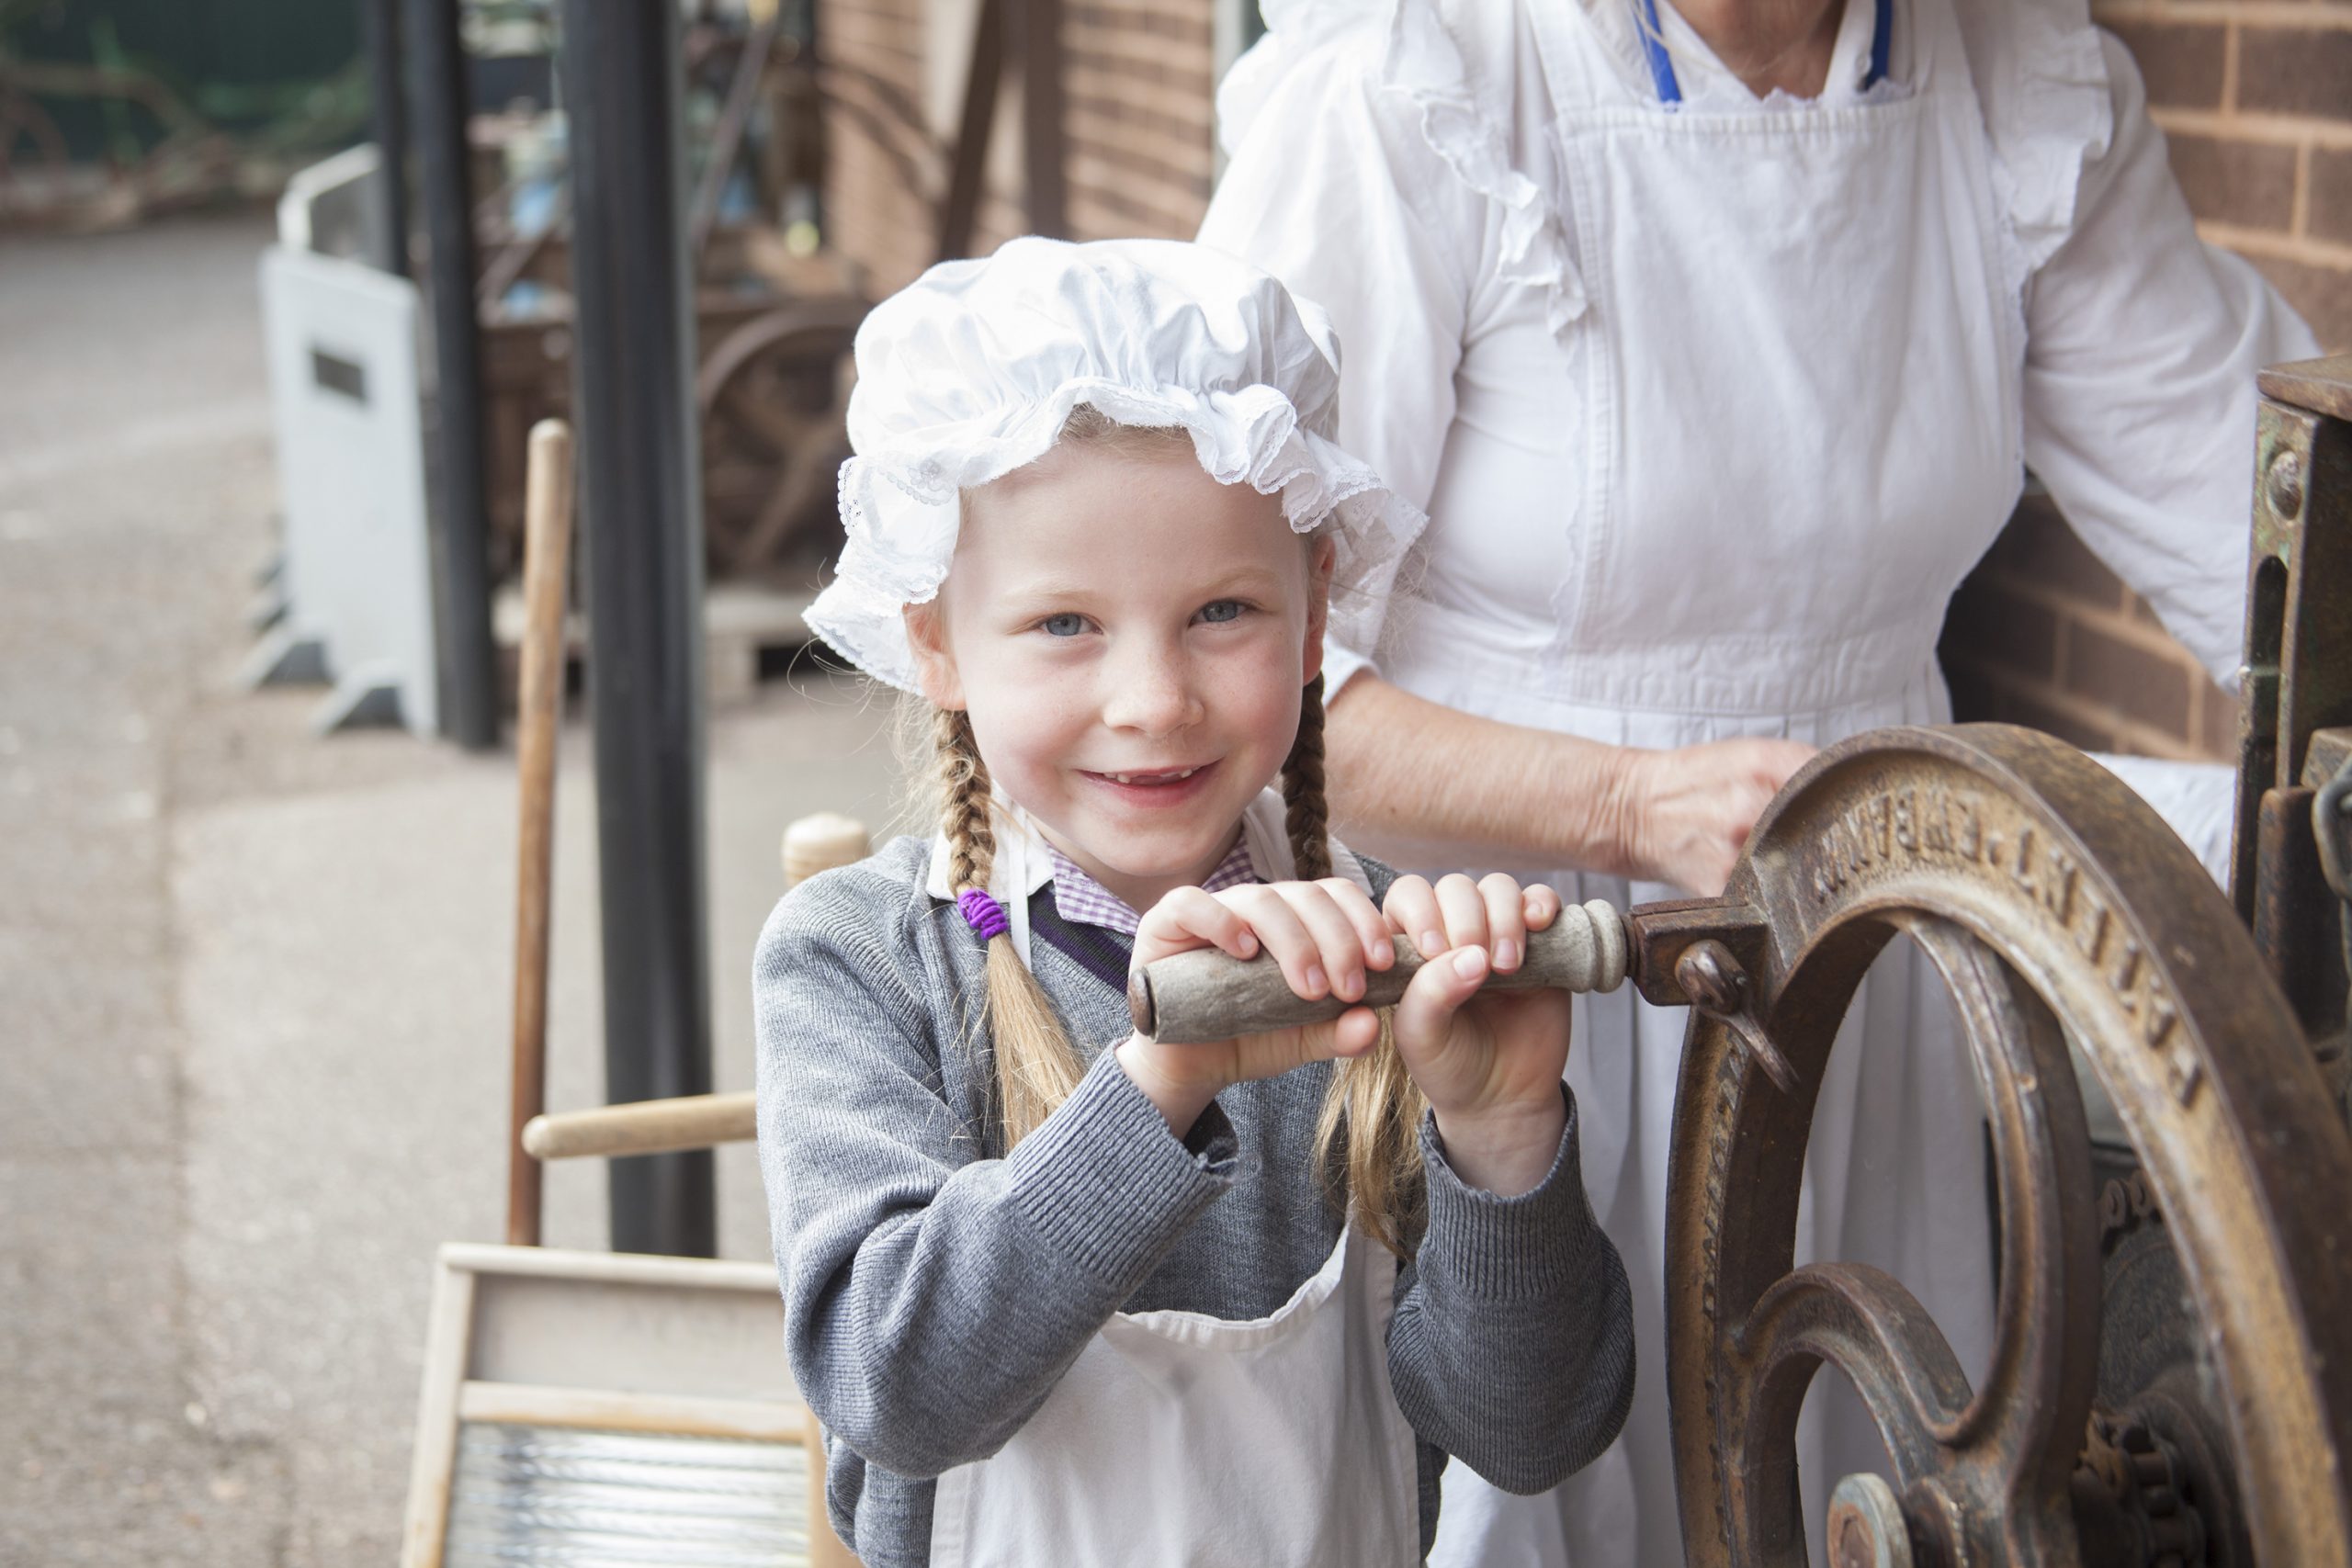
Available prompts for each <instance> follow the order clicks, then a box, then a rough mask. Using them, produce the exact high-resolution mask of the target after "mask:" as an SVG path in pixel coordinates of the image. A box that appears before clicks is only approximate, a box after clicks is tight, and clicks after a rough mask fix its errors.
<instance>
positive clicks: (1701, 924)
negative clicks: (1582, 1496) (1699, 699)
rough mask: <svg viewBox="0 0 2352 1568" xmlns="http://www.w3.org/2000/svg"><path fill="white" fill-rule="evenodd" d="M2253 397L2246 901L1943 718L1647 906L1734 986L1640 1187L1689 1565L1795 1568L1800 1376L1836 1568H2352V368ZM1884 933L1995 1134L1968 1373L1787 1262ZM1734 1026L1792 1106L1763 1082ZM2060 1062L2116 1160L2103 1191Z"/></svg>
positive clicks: (1866, 1292)
mask: <svg viewBox="0 0 2352 1568" xmlns="http://www.w3.org/2000/svg"><path fill="white" fill-rule="evenodd" d="M2262 386H2263V390H2264V392H2265V394H2266V397H2267V400H2266V402H2265V404H2264V406H2263V410H2262V415H2261V435H2260V455H2259V458H2258V464H2257V468H2256V473H2257V476H2258V477H2257V482H2256V495H2255V502H2254V514H2255V523H2254V527H2255V549H2254V565H2253V568H2252V574H2251V591H2250V593H2249V604H2250V610H2249V615H2248V627H2247V639H2246V674H2245V715H2246V718H2245V725H2244V728H2243V730H2242V735H2243V750H2244V761H2243V765H2242V773H2241V779H2240V810H2239V829H2238V834H2239V836H2238V845H2237V853H2236V859H2235V867H2236V873H2237V874H2236V877H2235V882H2236V886H2235V887H2234V889H2233V892H2234V902H2235V904H2236V906H2237V908H2236V910H2234V911H2233V909H2232V908H2231V904H2230V901H2226V900H2224V899H2223V897H2222V896H2221V894H2220V893H2219V892H2218V891H2217V890H2216V889H2215V888H2214V887H2213V886H2212V884H2211V879H2210V878H2209V877H2208V876H2207V875H2206V874H2205V872H2204V871H2203V869H2202V868H2201V867H2200V866H2199V864H2198V863H2197V861H2196V860H2195V858H2194V857H2193V856H2192V855H2191V854H2190V853H2189V852H2188V850H2187V849H2186V848H2185V847H2184V846H2183V845H2181V844H2180V843H2179V841H2178V840H2177V839H2176V838H2174V836H2173V835H2172V834H2171V832H2170V831H2169V830H2168V829H2165V827H2164V826H2163V824H2162V823H2161V822H2160V821H2159V820H2158V819H2157V818H2156V816H2155V814H2154V812H2153V811H2152V810H2151V809H2150V808H2149V807H2146V806H2145V805H2144V804H2143V803H2142V802H2141V801H2140V800H2139V799H2138V798H2137V797H2136V796H2134V795H2132V794H2131V792H2130V791H2129V790H2128V789H2126V788H2125V787H2124V786H2123V785H2122V784H2120V783H2119V782H2118V781H2117V780H2116V779H2115V778H2114V777H2113V776H2112V775H2110V774H2109V773H2106V772H2105V770H2103V769H2101V768H2099V767H2098V766H2097V765H2096V764H2095V763H2092V762H2091V761H2088V760H2087V759H2086V758H2084V757H2083V756H2081V755H2080V754H2079V753H2077V752H2075V751H2074V750H2072V749H2070V748H2068V747H2065V746H2064V745H2061V744H2059V743H2058V742H2056V741H2053V740H2051V739H2046V738H2044V737H2041V736H2040V735H2037V734H2034V733H2032V732H2030V731H2025V730H2018V729H2011V728H2003V727H1996V726H1963V727H1960V728H1952V729H1947V730H1894V731H1881V732H1879V733H1876V734H1873V735H1869V736H1864V737H1860V738H1857V739H1855V740H1852V741H1849V742H1847V743H1845V744H1843V745H1841V746H1838V747H1836V748H1833V749H1832V750H1829V751H1827V752H1825V753H1824V754H1823V755H1822V756H1821V757H1819V758H1817V759H1816V760H1815V761H1814V762H1813V763H1812V764H1810V765H1809V766H1808V767H1807V768H1805V770H1804V772H1803V773H1800V774H1799V775H1798V776H1797V777H1796V778H1794V779H1792V781H1791V782H1790V784H1789V787H1788V788H1787V789H1786V790H1784V791H1783V792H1782V794H1781V798H1780V799H1779V800H1778V801H1777V802H1775V803H1774V805H1773V807H1771V808H1770V810H1769V811H1768V813H1767V814H1766V816H1765V818H1764V819H1763V820H1762V821H1761V822H1760V823H1758V827H1757V829H1756V832H1755V835H1754V837H1753V838H1752V839H1751V840H1750V843H1749V846H1748V850H1747V854H1746V855H1745V856H1744V857H1743V860H1742V862H1741V864H1740V866H1739V868H1738V870H1737V871H1736V873H1735V874H1734V876H1733V878H1732V881H1731V884H1730V886H1729V887H1728V888H1727V889H1726V891H1725V894H1724V897H1722V898H1721V899H1719V900H1713V901H1712V902H1711V903H1709V904H1695V905H1684V906H1681V907H1679V909H1678V911H1677V915H1676V919H1675V924H1676V925H1678V926H1680V927H1685V928H1689V929H1692V930H1697V929H1702V928H1710V929H1707V932H1706V934H1708V935H1711V936H1712V937H1713V938H1714V939H1715V940H1717V941H1720V942H1724V945H1725V946H1726V948H1727V949H1729V950H1730V952H1731V953H1733V954H1735V955H1736V961H1737V970H1736V973H1737V984H1736V987H1734V989H1735V992H1736V994H1735V995H1731V996H1718V997H1714V998H1709V1000H1710V1001H1711V1002H1713V1003H1714V1004H1715V1006H1714V1009H1713V1010H1712V1011H1711V1010H1699V1009H1694V1010H1693V1011H1692V1014H1691V1030H1690V1033H1689V1036H1688V1039H1687V1042H1686V1045H1685V1049H1684V1053H1683V1061H1682V1077H1681V1085H1680V1089H1679V1096H1678V1099H1677V1101H1676V1111H1675V1145H1674V1152H1673V1156H1672V1167H1671V1176H1670V1183H1669V1201H1668V1257H1669V1258H1673V1259H1674V1260H1675V1264H1674V1266H1673V1267H1671V1268H1670V1269H1669V1271H1668V1280H1667V1299H1668V1308H1667V1311H1668V1373H1667V1375H1668V1379H1669V1389H1670V1397H1671V1399H1672V1402H1673V1410H1674V1422H1675V1449H1676V1468H1677V1472H1678V1476H1677V1479H1678V1485H1679V1495H1680V1499H1681V1509H1682V1522H1683V1531H1684V1551H1685V1554H1686V1558H1687V1560H1688V1561H1689V1562H1691V1563H1692V1564H1694V1565H1697V1564H1709V1565H1713V1564H1741V1565H1746V1564H1762V1563H1782V1562H1800V1561H1802V1560H1803V1558H1804V1521H1803V1519H1802V1518H1801V1517H1799V1511H1798V1510H1799V1504H1798V1492H1797V1483H1796V1472H1795V1467H1794V1447H1793V1434H1794V1429H1795V1423H1796V1417H1797V1410H1798V1406H1799V1404H1800V1402H1801V1401H1802V1399H1803V1396H1804V1390H1805V1387H1806V1385H1807V1383H1808V1382H1810V1380H1811V1377H1812V1375H1813V1373H1814V1371H1815V1370H1817V1369H1818V1368H1819V1366H1820V1365H1821V1363H1823V1362H1825V1361H1826V1362H1829V1363H1832V1364H1833V1365H1834V1366H1836V1367H1837V1369H1838V1371H1842V1372H1843V1373H1845V1375H1846V1376H1848V1377H1849V1379H1850V1380H1851V1381H1852V1382H1854V1384H1855V1386H1856V1388H1857V1389H1858V1390H1859V1391H1860V1394H1861V1396H1862V1399H1863V1401H1864V1403H1865V1404H1867V1405H1868V1407H1869V1408H1870V1410H1871V1415H1872V1416H1873V1417H1874V1418H1875V1420H1876V1422H1877V1424H1878V1427H1879V1429H1880V1431H1881V1433H1882V1435H1883V1437H1884V1438H1885V1442H1886V1447H1887V1450H1888V1454H1889V1456H1890V1458H1891V1460H1892V1461H1893V1469H1894V1483H1893V1484H1892V1485H1890V1484H1888V1483H1885V1482H1884V1481H1882V1480H1880V1479H1879V1478H1878V1477H1875V1476H1857V1477H1849V1478H1846V1479H1845V1480H1844V1481H1842V1482H1841V1483H1839V1485H1838V1488H1837V1492H1836V1495H1835V1496H1834V1498H1833V1501H1832V1502H1831V1505H1830V1520H1829V1532H1828V1540H1829V1550H1830V1552H1831V1554H1832V1557H1833V1559H1834V1561H1835V1562H1837V1563H1838V1568H1847V1565H1849V1564H1852V1565H1856V1568H1866V1565H1872V1564H1883V1565H1889V1568H1892V1565H1898V1564H1905V1563H1920V1564H1928V1563H1936V1564H1960V1563H2047V1564H2060V1563H2076V1562H2079V1563H2085V1564H2098V1565H2101V1568H2104V1565H2108V1564H2117V1565H2123V1564H2130V1565H2133V1568H2137V1565H2140V1564H2179V1565H2182V1568H2188V1565H2192V1564H2198V1563H2209V1564H2213V1565H2216V1568H2236V1565H2240V1564H2248V1563H2255V1562H2261V1563H2278V1564H2287V1563H2291V1564H2298V1565H2301V1564H2320V1563H2339V1564H2341V1563H2346V1562H2352V1487H2347V1483H2346V1476H2345V1474H2344V1471H2343V1459H2344V1456H2346V1454H2352V1213H2347V1203H2348V1202H2352V1139H2347V1135H2346V1122H2345V1105H2344V1099H2343V1093H2342V1089H2343V1083H2344V1076H2343V1068H2344V1061H2345V1055H2346V1053H2345V1033H2346V1015H2345V997H2346V976H2345V966H2346V950H2345V947H2344V939H2343V934H2342V933H2343V931H2344V929H2345V925H2344V921H2343V920H2342V919H2341V898H2342V896H2343V895H2344V894H2345V893H2346V891H2347V890H2352V881H2348V880H2347V879H2346V875H2345V869H2346V866H2347V864H2352V856H2348V855H2346V854H2345V853H2343V852H2342V848H2341V847H2340V846H2342V845H2343V844H2344V840H2345V837H2346V833H2347V830H2352V818H2347V817H2346V815H2345V813H2344V811H2343V810H2342V808H2341V805H2340V803H2343V802H2345V801H2346V799H2347V798H2352V773H2346V772H2345V767H2344V764H2345V763H2346V760H2347V759H2352V423H2347V422H2352V360H2345V359H2338V360H2334V361H2326V362H2320V363H2316V364H2310V365H2302V366H2293V367H2283V368H2282V369H2280V370H2278V371H2274V372H2271V373H2269V374H2267V375H2266V376H2265V377H2264V378H2263V382H2262ZM2340 774H2341V775H2343V777H2342V778H2341V779H2339V775H2340ZM2315 812H2317V813H2318V819H2317V830H2316V832H2315V831H2314V819H2315V818H2314V814H2315ZM1630 923H1631V925H1632V927H1633V928H1634V931H1635V934H1636V938H1637V941H1638V940H1639V939H1640V938H1641V936H1642V935H1643V926H1644V923H1645V922H1644V921H1643V920H1642V919H1641V918H1640V916H1639V914H1638V913H1637V915H1636V917H1635V918H1634V920H1633V921H1632V922H1630ZM1897 931H1901V932H1904V933H1906V934H1908V935H1909V936H1910V937H1911V938H1912V939H1913V940H1914V941H1915V942H1917V943H1918V944H1919V946H1920V947H1921V948H1922V949H1924V950H1925V951H1926V953H1927V954H1928V958H1929V961H1930V962H1931V963H1932V964H1934V966H1935V967H1936V968H1937V970H1938V971H1939V973H1940V975H1941V976H1942V978H1943V979H1944V981H1945V983H1946V985H1947V986H1948V987H1950V988H1951V992H1952V995H1953V997H1954V999H1955V1001H1956V1003H1957V1005H1958V1009H1959V1012H1960V1015H1961V1020H1962V1032H1963V1033H1964V1034H1965V1035H1966V1037H1967V1039H1968V1041H1969V1043H1970V1047H1971V1051H1972V1055H1973V1058H1974V1061H1975V1065H1976V1074H1977V1080H1978V1083H1979V1085H1980V1087H1981V1089H1982V1090H1983V1093H1984V1098H1985V1106H1986V1110H1987V1112H1988V1115H1989V1119H1990V1122H1991V1130H1992V1139H1993V1150H1994V1164H1995V1166H1996V1170H1997V1173H1998V1179H1999V1196H1998V1201H1997V1226H1996V1229H1997V1235H1998V1250H1999V1266H1998V1267H1999V1285H1998V1302H1999V1305H1998V1311H1999V1328H1998V1339H1997V1342H1996V1347H1995V1350H1994V1355H1993V1358H1992V1360H1991V1362H1990V1365H1989V1369H1988V1371H1987V1373H1986V1376H1985V1386H1984V1387H1982V1388H1981V1389H1974V1390H1972V1389H1971V1388H1970V1387H1969V1384H1968V1382H1967V1380H1966V1379H1965V1377H1964V1376H1962V1373H1961V1371H1960V1369H1959V1367H1958V1365H1957V1363H1956V1362H1955V1361H1954V1359H1953V1358H1952V1356H1951V1351H1950V1349H1949V1348H1947V1347H1946V1345H1945V1343H1944V1340H1943V1337H1942V1336H1941V1335H1940V1333H1939V1332H1938V1331H1937V1330H1936V1328H1935V1326H1934V1325H1933V1324H1932V1323H1931V1322H1929V1321H1928V1319H1927V1317H1926V1315H1925V1314H1924V1313H1923V1312H1922V1311H1921V1309H1920V1308H1919V1306H1918V1304H1917V1302H1915V1301H1914V1300H1913V1299H1912V1298H1911V1296H1910V1295H1909V1293H1908V1292H1905V1290H1904V1288H1903V1287H1902V1286H1901V1285H1900V1284H1899V1283H1897V1282H1896V1281H1895V1280H1893V1279H1891V1278H1889V1277H1887V1276H1885V1275H1883V1274H1881V1273H1879V1272H1877V1271H1876V1270H1873V1269H1867V1268H1862V1267H1859V1266H1855V1265H1850V1264H1838V1263H1816V1264H1810V1265H1807V1266H1806V1267H1804V1268H1802V1269H1792V1268H1791V1266H1790V1265H1791V1260H1792V1235H1793V1233H1794V1227H1795V1219H1796V1205H1797V1192H1798V1184H1799V1180H1800V1178H1801V1175H1802V1171H1803V1164H1804V1146H1805V1138H1806V1134H1807V1127H1808V1123H1809V1121H1810V1118H1811V1113H1812V1099H1811V1090H1810V1086H1811V1085H1813V1084H1815V1083H1816V1082H1818V1080H1819V1073H1820V1068H1821V1065H1822V1060H1823V1058H1824V1056H1825V1055H1826V1052H1827V1051H1828V1049H1829V1046H1830V1043H1831V1041H1832V1039H1833V1037H1834V1035H1835V1033H1836V1030H1837V1025H1838V1020H1839V1018H1840V1017H1841V1016H1842V1014H1843V1012H1844V1010H1845V1005H1846V1001H1847V998H1849V996H1850V995H1851V994H1852V991H1853V988H1854V987H1855V986H1856V984H1857V983H1858V982H1859V981H1860V978H1861V976H1862V972H1863V971H1864V970H1865V969H1866V968H1867V967H1868V965H1869V963H1870V960H1871V957H1873V956H1874V955H1875V954H1876V953H1878V951H1879V950H1880V949H1881V948H1882V947H1883V945H1884V944H1885V943H1886V942H1887V941H1889V940H1890V939H1891V938H1892V937H1893V936H1894V933H1896V932H1897ZM1677 940H1680V939H1679V938H1678V939H1677ZM1669 962H1670V958H1669V955H1668V954H1667V953H1662V952H1657V953H1646V952H1645V953H1642V954H1640V955H1639V957H1638V958H1637V960H1636V965H1635V968H1636V973H1637V974H1639V973H1649V974H1658V973H1661V972H1663V971H1664V970H1665V968H1666V967H1667V966H1668V963H1669ZM1745 1032H1752V1033H1753V1034H1755V1035H1756V1036H1758V1037H1760V1038H1761V1039H1762V1040H1765V1041H1769V1042H1770V1044H1771V1045H1772V1046H1773V1047H1775V1048H1777V1049H1778V1050H1779V1051H1780V1052H1781V1054H1782V1055H1783V1056H1784V1057H1785V1058H1786V1059H1787V1061H1788V1062H1789V1064H1790V1065H1791V1066H1792V1067H1793V1068H1794V1070H1795V1072H1796V1075H1797V1077H1799V1079H1800V1080H1801V1081H1802V1082H1803V1083H1804V1085H1805V1086H1807V1088H1806V1089H1804V1091H1803V1092H1800V1093H1798V1094H1795V1095H1791V1094H1786V1093H1782V1092H1781V1091H1780V1090H1779V1089H1776V1088H1773V1087H1771V1085H1770V1083H1769V1081H1768V1080H1767V1079H1766V1078H1765V1077H1763V1076H1762V1074H1761V1072H1760V1069H1758V1067H1757V1066H1754V1065H1752V1052H1751V1051H1750V1049H1749V1048H1748V1047H1747V1045H1746V1044H1744V1043H1743V1041H1742V1039H1741V1035H1742V1034H1743V1033H1745ZM2068 1036H2071V1037H2072V1038H2073V1039H2074V1040H2075V1042H2076V1043H2078V1044H2079V1045H2080V1047H2081V1048H2082V1050H2083V1051H2084V1053H2085V1054H2086V1055H2087V1057H2088V1059H2089V1060H2090V1062H2091V1064H2092V1065H2093V1066H2094V1068H2095V1069H2096V1071H2097V1074H2098V1079H2099V1081H2100V1083H2101V1085H2102V1086H2103V1087H2104V1088H2105V1089H2106V1090H2107V1092H2108V1094H2109V1097H2110V1098H2111V1099H2112V1100H2113V1101H2114V1103H2115V1106H2116V1110H2117V1111H2118V1114H2119V1116H2120V1121H2121V1123H2122V1125H2123V1128H2124V1130H2125V1133H2126V1134H2127V1135H2128V1137H2129V1138H2130V1141H2131V1153H2130V1155H2129V1156H2126V1157H2127V1159H2128V1160H2129V1161H2132V1162H2136V1163H2135V1164H2126V1165H2125V1166H2124V1167H2123V1168H2121V1169H2120V1170H2119V1171H2116V1172H2115V1173H2114V1174H2112V1175H2110V1176H2109V1179H2106V1180H2105V1181H2104V1182H2103V1183H2102V1182H2100V1181H2098V1180H2097V1179H2095V1176H2094V1169H2095V1167H2094V1160H2093V1152H2092V1150H2091V1147H2090V1145H2089V1138H2088V1134H2087V1131H2086V1122H2085V1118H2084V1113H2083V1109H2082V1105H2081V1103H2080V1097H2079V1095H2078V1093H2077V1091H2076V1088H2075V1076H2074V1072H2073V1070H2072V1067H2071V1066H2070V1064H2069V1060H2068V1054H2067V1049H2066V1039H2067V1037H2068ZM2111 1157H2112V1156H2110V1158H2111Z"/></svg>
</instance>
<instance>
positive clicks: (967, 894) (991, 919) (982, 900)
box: [956, 887, 1012, 942]
mask: <svg viewBox="0 0 2352 1568" xmlns="http://www.w3.org/2000/svg"><path fill="white" fill-rule="evenodd" d="M956 908H958V909H960V910H962V911H963V913H964V923H965V924H966V925H967V926H969V927H971V928H972V930H974V931H977V932H978V933H979V938H980V940H981V941H982V942H992V941H994V940H995V939H996V938H998V937H1001V936H1002V935H1003V934H1004V933H1005V932H1006V931H1011V930H1012V922H1011V921H1009V920H1007V919H1005V918H1004V906H1003V905H1001V904H1000V903H998V902H997V901H996V900H995V899H993V898H991V897H989V896H988V895H987V894H985V893H983V892H981V891H980V890H979V889H978V888H977V887H967V888H966V889H964V891H963V892H961V893H959V894H957V895H956Z"/></svg>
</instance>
